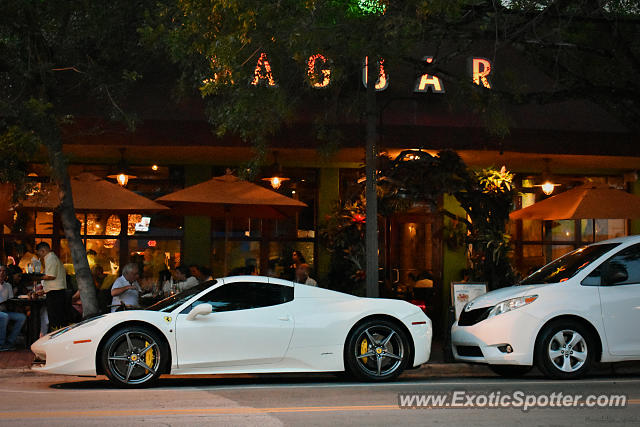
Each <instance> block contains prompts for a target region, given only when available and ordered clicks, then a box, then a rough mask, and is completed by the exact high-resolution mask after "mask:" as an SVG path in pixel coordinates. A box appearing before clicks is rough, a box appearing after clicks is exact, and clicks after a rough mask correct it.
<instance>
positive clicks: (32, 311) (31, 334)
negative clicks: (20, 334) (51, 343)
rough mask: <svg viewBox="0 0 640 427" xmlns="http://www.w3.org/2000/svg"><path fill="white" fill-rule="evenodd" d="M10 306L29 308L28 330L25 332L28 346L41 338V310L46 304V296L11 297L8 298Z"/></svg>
mask: <svg viewBox="0 0 640 427" xmlns="http://www.w3.org/2000/svg"><path fill="white" fill-rule="evenodd" d="M7 303H9V306H11V305H13V306H14V307H22V308H23V309H27V308H28V309H29V314H28V315H27V321H26V324H27V332H26V334H25V341H26V344H27V347H29V346H31V344H33V343H34V342H36V341H37V340H38V338H40V310H41V309H42V307H43V306H44V304H45V298H44V297H42V298H33V299H30V298H10V299H8V300H7Z"/></svg>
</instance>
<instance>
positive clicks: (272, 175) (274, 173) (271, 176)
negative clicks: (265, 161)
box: [262, 151, 289, 190]
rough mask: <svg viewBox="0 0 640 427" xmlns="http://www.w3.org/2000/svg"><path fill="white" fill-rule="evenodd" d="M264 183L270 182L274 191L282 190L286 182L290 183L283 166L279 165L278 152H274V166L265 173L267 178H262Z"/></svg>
mask: <svg viewBox="0 0 640 427" xmlns="http://www.w3.org/2000/svg"><path fill="white" fill-rule="evenodd" d="M262 180H263V181H269V183H270V184H271V187H273V189H274V190H277V189H278V188H280V186H281V185H282V183H283V182H284V181H288V180H289V178H286V177H285V176H284V174H283V173H282V166H281V165H280V163H278V152H277V151H274V152H273V164H272V165H271V166H269V167H268V168H267V171H266V173H265V177H264V178H262Z"/></svg>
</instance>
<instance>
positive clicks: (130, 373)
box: [101, 326, 169, 388]
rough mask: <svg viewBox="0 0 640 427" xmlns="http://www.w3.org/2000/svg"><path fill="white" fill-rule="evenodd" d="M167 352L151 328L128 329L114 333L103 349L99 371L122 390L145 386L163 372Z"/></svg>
mask: <svg viewBox="0 0 640 427" xmlns="http://www.w3.org/2000/svg"><path fill="white" fill-rule="evenodd" d="M168 354H169V349H168V347H167V344H166V342H165V341H164V339H163V338H162V337H160V336H159V335H158V333H156V332H155V331H153V330H151V329H150V328H145V327H142V326H127V327H123V328H121V329H118V330H117V331H115V332H113V333H112V334H111V335H110V336H109V338H108V339H107V341H106V342H105V344H104V346H103V347H102V354H101V362H102V368H103V370H104V372H105V374H106V375H107V377H108V378H109V379H110V380H111V381H112V382H113V383H115V384H117V385H118V386H121V387H130V388H134V387H148V386H151V385H153V384H155V383H156V382H157V380H158V377H160V374H161V373H162V368H163V366H164V363H165V359H167V358H168Z"/></svg>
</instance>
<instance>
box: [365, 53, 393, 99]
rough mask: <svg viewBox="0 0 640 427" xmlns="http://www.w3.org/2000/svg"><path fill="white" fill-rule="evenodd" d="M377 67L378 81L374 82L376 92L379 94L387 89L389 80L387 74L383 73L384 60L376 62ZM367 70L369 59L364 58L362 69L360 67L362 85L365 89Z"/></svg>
mask: <svg viewBox="0 0 640 427" xmlns="http://www.w3.org/2000/svg"><path fill="white" fill-rule="evenodd" d="M376 62H377V63H378V65H379V69H378V81H377V82H376V86H375V88H376V90H377V91H378V92H381V91H383V90H385V89H386V88H387V87H389V78H388V77H387V73H386V72H385V71H384V59H382V58H380V59H378V61H376ZM368 70H369V57H368V56H365V57H364V67H362V84H364V87H367V74H368Z"/></svg>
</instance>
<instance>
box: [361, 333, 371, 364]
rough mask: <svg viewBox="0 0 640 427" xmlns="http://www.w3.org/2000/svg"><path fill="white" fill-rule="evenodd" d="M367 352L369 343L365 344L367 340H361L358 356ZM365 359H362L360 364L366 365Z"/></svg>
mask: <svg viewBox="0 0 640 427" xmlns="http://www.w3.org/2000/svg"><path fill="white" fill-rule="evenodd" d="M368 350H369V343H368V342H367V339H366V338H365V339H363V340H362V344H360V354H365V353H366V352H367V351H368ZM367 359H368V357H363V358H362V363H365V364H366V363H367Z"/></svg>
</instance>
